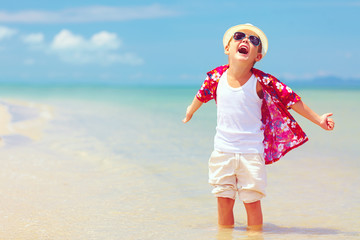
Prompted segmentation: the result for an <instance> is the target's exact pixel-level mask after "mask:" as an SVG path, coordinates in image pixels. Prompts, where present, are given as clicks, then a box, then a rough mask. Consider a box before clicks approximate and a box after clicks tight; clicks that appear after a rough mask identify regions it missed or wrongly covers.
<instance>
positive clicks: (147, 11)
mask: <svg viewBox="0 0 360 240" xmlns="http://www.w3.org/2000/svg"><path fill="white" fill-rule="evenodd" d="M177 15H179V13H178V12H177V11H175V10H172V9H169V8H167V7H165V6H162V5H159V4H153V5H149V6H134V7H111V6H88V7H79V8H69V9H64V10H60V11H41V10H24V11H19V12H7V11H0V22H21V23H79V22H105V21H106V22H107V21H111V22H118V21H127V20H135V19H152V18H162V17H172V16H177Z"/></svg>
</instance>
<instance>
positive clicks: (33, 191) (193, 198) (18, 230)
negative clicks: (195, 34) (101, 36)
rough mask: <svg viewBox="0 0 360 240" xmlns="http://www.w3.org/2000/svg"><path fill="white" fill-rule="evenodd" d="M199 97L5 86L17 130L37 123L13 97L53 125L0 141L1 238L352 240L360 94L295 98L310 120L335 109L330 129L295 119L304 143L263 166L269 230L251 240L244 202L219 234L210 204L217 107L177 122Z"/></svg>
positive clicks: (190, 92) (355, 235) (356, 233)
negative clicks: (35, 135)
mask: <svg viewBox="0 0 360 240" xmlns="http://www.w3.org/2000/svg"><path fill="white" fill-rule="evenodd" d="M196 91H197V87H179V88H175V87H146V88H132V87H124V88H122V87H116V88H111V87H101V86H95V87H86V88H85V87H62V88H51V87H42V88H41V87H38V88H31V87H22V88H21V87H16V88H13V87H3V88H1V90H0V100H1V102H0V104H2V105H5V106H7V107H8V109H9V112H10V113H11V114H12V116H13V119H12V121H13V122H16V121H17V122H22V121H25V120H26V119H27V118H28V119H32V118H36V109H37V108H30V107H29V106H27V107H25V106H24V105H22V104H20V103H18V102H16V101H15V102H14V101H13V100H14V99H15V100H21V101H22V102H26V103H34V104H45V105H46V106H50V107H51V109H52V116H53V117H52V118H51V120H49V122H47V123H46V126H45V127H44V130H43V135H42V138H41V139H39V140H31V139H27V138H26V137H23V136H20V135H16V134H15V135H12V136H10V135H3V136H1V138H2V139H3V141H4V146H3V147H2V149H1V153H0V158H1V159H2V160H1V165H0V169H2V170H1V172H0V173H1V174H0V177H1V179H0V182H2V183H1V185H0V187H1V188H2V189H3V199H2V206H6V207H4V209H2V210H1V211H2V214H1V216H0V224H3V226H4V227H3V230H1V231H0V238H4V239H18V238H21V239H34V237H36V238H37V239H295V240H296V239H359V238H360V230H359V229H360V225H359V221H358V217H359V215H360V207H359V206H358V199H360V191H359V182H360V178H359V170H360V161H359V160H360V159H359V156H358V154H357V153H358V150H357V149H358V143H359V141H358V140H357V136H359V134H360V128H359V127H358V125H357V122H358V121H357V119H358V118H359V117H360V113H359V112H358V111H356V109H357V103H359V101H360V91H359V90H336V89H333V90H316V89H315V90H314V89H298V90H297V92H298V93H299V95H300V96H302V98H303V100H304V101H305V103H307V104H308V105H309V106H310V107H311V108H313V109H314V110H315V111H316V112H318V113H325V112H333V113H334V119H335V123H336V127H335V130H334V131H333V132H326V131H323V130H322V129H320V128H319V127H317V126H315V125H313V124H312V123H310V122H309V121H308V120H306V119H302V118H301V117H300V116H298V115H296V114H294V116H295V118H296V119H298V120H299V122H300V124H301V126H302V127H303V129H304V130H305V132H306V133H307V134H308V136H309V138H310V141H309V142H308V143H306V144H305V145H304V146H302V147H300V148H298V149H296V150H294V151H292V152H290V153H289V154H288V155H287V156H285V157H284V158H283V159H282V160H280V161H279V162H278V163H275V164H273V165H270V166H268V178H269V183H268V185H269V186H268V189H267V194H268V196H267V197H266V198H265V199H264V200H263V212H264V221H265V230H264V233H262V234H260V235H257V236H249V235H248V234H247V233H246V231H245V226H246V220H245V213H244V209H243V207H242V206H241V204H240V203H237V205H236V209H235V210H236V213H235V216H236V228H235V229H234V230H233V231H226V230H223V231H219V230H218V229H217V227H216V221H217V219H216V201H215V199H214V198H213V196H212V195H211V193H210V191H211V188H210V186H208V184H207V160H208V157H209V155H210V153H211V151H212V144H213V137H214V134H215V124H216V106H215V103H214V102H209V103H207V104H205V105H203V107H202V108H201V109H200V110H199V112H197V113H196V115H195V116H194V118H193V119H192V120H191V121H190V122H189V123H187V124H183V123H182V122H181V120H182V119H183V117H184V114H185V110H186V107H187V105H188V104H189V103H190V102H191V101H192V99H193V97H194V94H195V93H196ZM30 106H31V105H30ZM22 199H26V200H22ZM20 210H21V211H20ZM5 216H7V217H5ZM19 236H21V237H19ZM16 237H18V238H16Z"/></svg>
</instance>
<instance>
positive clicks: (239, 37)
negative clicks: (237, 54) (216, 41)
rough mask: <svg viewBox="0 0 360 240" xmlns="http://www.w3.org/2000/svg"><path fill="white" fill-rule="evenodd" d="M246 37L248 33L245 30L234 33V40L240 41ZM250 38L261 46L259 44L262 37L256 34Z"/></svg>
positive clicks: (253, 42)
mask: <svg viewBox="0 0 360 240" xmlns="http://www.w3.org/2000/svg"><path fill="white" fill-rule="evenodd" d="M245 37H246V34H245V33H243V32H236V33H234V36H233V38H234V40H236V41H240V40H242V39H244V38H245ZM249 40H250V42H251V43H252V44H253V45H254V46H255V47H256V46H259V44H260V43H261V41H260V38H258V37H257V36H254V35H249Z"/></svg>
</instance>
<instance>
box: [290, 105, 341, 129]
mask: <svg viewBox="0 0 360 240" xmlns="http://www.w3.org/2000/svg"><path fill="white" fill-rule="evenodd" d="M291 108H292V109H293V110H294V111H295V112H297V113H298V114H300V115H301V116H303V117H305V118H307V119H309V120H310V121H312V122H313V123H315V124H316V125H319V126H320V127H321V128H323V129H325V130H333V129H334V126H335V123H334V120H333V119H331V118H329V117H330V116H332V115H333V114H332V113H325V114H323V115H321V116H319V115H318V114H317V113H315V112H314V111H313V110H311V108H309V107H308V106H307V105H306V104H305V103H304V102H303V101H301V100H299V101H297V102H296V103H295V104H294V105H292V106H291Z"/></svg>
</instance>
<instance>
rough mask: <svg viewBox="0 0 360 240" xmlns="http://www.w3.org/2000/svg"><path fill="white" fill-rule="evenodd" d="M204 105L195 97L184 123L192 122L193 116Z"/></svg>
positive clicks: (188, 108)
mask: <svg viewBox="0 0 360 240" xmlns="http://www.w3.org/2000/svg"><path fill="white" fill-rule="evenodd" d="M202 104H203V102H201V101H199V99H197V97H196V96H195V97H194V100H193V101H192V103H191V104H190V105H189V106H188V107H187V110H186V116H185V118H184V119H183V122H184V123H187V122H188V121H190V119H191V118H192V116H193V114H194V113H195V112H196V111H197V110H198V109H199V108H200V107H201V105H202Z"/></svg>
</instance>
